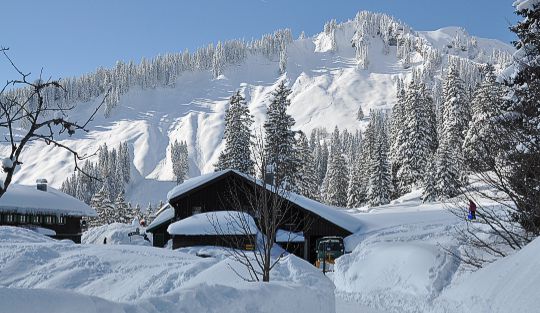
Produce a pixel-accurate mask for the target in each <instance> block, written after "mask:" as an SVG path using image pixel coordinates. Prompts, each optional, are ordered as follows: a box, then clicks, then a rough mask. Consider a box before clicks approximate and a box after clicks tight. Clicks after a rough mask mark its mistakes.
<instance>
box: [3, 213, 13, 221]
mask: <svg viewBox="0 0 540 313" xmlns="http://www.w3.org/2000/svg"><path fill="white" fill-rule="evenodd" d="M4 219H5V221H6V223H14V222H15V216H14V215H13V214H6V215H4Z"/></svg>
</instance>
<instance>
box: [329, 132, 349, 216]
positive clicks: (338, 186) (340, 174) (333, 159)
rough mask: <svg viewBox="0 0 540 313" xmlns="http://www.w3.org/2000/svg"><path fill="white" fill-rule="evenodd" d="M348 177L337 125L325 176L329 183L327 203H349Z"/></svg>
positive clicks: (334, 204) (335, 204) (337, 204)
mask: <svg viewBox="0 0 540 313" xmlns="http://www.w3.org/2000/svg"><path fill="white" fill-rule="evenodd" d="M348 177H349V175H348V172H347V164H346V162H345V158H344V157H343V151H342V149H341V140H340V136H339V129H338V128H337V126H336V128H335V130H334V133H333V134H332V146H331V148H330V158H329V161H328V169H327V171H326V178H325V180H326V184H327V186H325V202H326V203H328V204H330V205H333V206H337V207H345V206H346V205H347V186H348V181H347V178H348Z"/></svg>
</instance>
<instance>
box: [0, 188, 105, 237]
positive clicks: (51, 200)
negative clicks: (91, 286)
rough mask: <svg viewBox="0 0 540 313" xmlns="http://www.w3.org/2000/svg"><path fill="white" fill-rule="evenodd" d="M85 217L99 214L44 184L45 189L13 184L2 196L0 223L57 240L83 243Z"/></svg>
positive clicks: (0, 200) (0, 201)
mask: <svg viewBox="0 0 540 313" xmlns="http://www.w3.org/2000/svg"><path fill="white" fill-rule="evenodd" d="M45 183H46V181H45ZM85 216H96V212H95V210H94V209H92V208H91V207H89V206H88V205H86V204H85V203H84V202H82V201H79V200H77V199H75V198H73V197H71V196H69V195H67V194H64V193H63V192H60V191H58V190H56V189H53V188H50V187H49V188H47V187H46V186H43V183H42V185H41V189H38V188H36V187H34V186H24V185H17V184H12V185H10V186H9V188H8V190H7V192H6V193H5V194H4V195H3V196H2V197H1V198H0V225H4V226H16V227H22V228H27V229H30V230H34V231H36V232H39V233H41V234H44V235H47V236H49V237H52V238H55V239H60V240H61V239H69V240H72V241H73V242H75V243H80V242H81V235H82V231H83V224H84V222H82V217H85Z"/></svg>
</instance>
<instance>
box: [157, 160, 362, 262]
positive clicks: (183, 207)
mask: <svg viewBox="0 0 540 313" xmlns="http://www.w3.org/2000/svg"><path fill="white" fill-rule="evenodd" d="M233 188H235V190H242V191H243V192H234V198H235V199H234V201H231V199H230V197H231V194H232V193H231V190H232V189H233ZM250 188H259V190H258V192H261V189H263V190H264V192H271V191H270V190H269V189H268V188H267V185H265V184H261V183H260V182H257V181H256V180H254V179H253V178H251V177H249V176H247V175H245V174H242V173H239V172H237V171H233V170H225V171H220V172H216V173H211V174H207V175H203V176H200V177H196V178H193V179H190V180H188V181H186V182H185V183H184V184H182V185H179V186H177V187H176V188H175V189H173V190H171V192H169V195H168V198H169V203H170V205H171V206H172V207H173V208H174V216H170V218H169V219H163V220H164V221H163V222H162V224H161V225H156V226H155V227H153V228H151V229H147V231H150V232H152V233H153V234H154V238H156V235H157V238H162V237H166V236H167V235H166V234H165V233H164V230H165V229H166V227H165V226H166V225H169V224H171V223H173V222H175V221H179V220H182V219H185V218H188V217H190V216H193V215H195V214H200V213H207V212H215V211H242V212H249V210H248V209H246V208H249V207H250V205H252V204H250V203H249V200H248V197H246V196H244V195H242V193H244V192H245V191H246V190H250ZM252 190H253V189H252ZM283 200H284V201H280V203H282V205H283V206H284V208H283V211H285V212H288V214H290V215H291V216H290V218H288V217H287V218H285V222H284V223H283V225H279V228H280V229H283V230H285V231H290V232H296V233H301V234H302V235H303V242H298V241H294V242H288V243H287V244H285V243H280V244H281V245H282V247H283V248H285V249H287V250H288V251H289V252H291V253H294V254H296V255H298V256H300V257H302V258H304V259H306V260H308V261H310V262H314V261H315V258H316V253H315V250H316V247H315V243H316V241H317V239H319V238H321V237H325V236H341V237H346V236H349V235H351V234H352V233H353V232H355V231H356V230H357V228H358V223H357V222H356V221H354V218H353V217H350V216H348V215H346V214H345V213H343V212H340V211H339V209H337V208H333V207H329V206H326V205H324V204H321V203H319V202H317V201H314V200H310V199H307V198H305V197H302V196H299V195H296V194H287V196H286V197H283ZM285 207H286V208H285ZM254 215H255V216H253V218H255V219H257V216H256V214H254ZM184 239H185V240H186V241H185V243H176V244H174V245H173V246H175V247H180V246H191V245H205V244H209V243H212V242H209V241H208V240H209V239H208V238H206V239H204V238H184ZM212 240H214V239H212ZM213 243H215V242H213ZM163 244H164V243H163V242H162V241H160V242H154V245H155V246H163ZM219 245H222V244H219Z"/></svg>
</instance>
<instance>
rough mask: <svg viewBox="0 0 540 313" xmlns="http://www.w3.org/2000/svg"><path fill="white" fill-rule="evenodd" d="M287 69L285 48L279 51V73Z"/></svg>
mask: <svg viewBox="0 0 540 313" xmlns="http://www.w3.org/2000/svg"><path fill="white" fill-rule="evenodd" d="M286 71H287V48H286V47H285V48H284V49H282V50H281V51H280V52H279V73H280V74H284V73H285V72H286Z"/></svg>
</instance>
